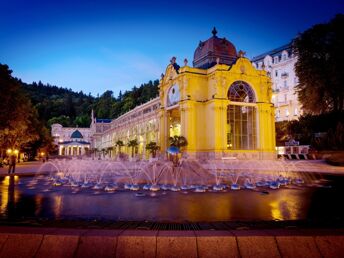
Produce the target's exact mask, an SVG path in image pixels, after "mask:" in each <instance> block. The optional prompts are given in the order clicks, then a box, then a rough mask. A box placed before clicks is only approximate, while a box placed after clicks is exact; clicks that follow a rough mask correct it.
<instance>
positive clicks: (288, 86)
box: [251, 43, 302, 122]
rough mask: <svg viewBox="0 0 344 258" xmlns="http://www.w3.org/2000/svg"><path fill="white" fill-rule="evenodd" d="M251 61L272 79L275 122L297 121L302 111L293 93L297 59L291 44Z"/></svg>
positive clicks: (296, 81)
mask: <svg viewBox="0 0 344 258" xmlns="http://www.w3.org/2000/svg"><path fill="white" fill-rule="evenodd" d="M251 61H252V64H253V66H254V67H255V68H257V69H262V70H263V69H264V70H266V71H267V72H268V74H269V76H270V77H271V79H272V82H273V86H272V89H273V95H272V103H274V105H275V108H276V109H275V118H276V122H280V121H285V120H287V121H290V120H295V119H298V118H299V116H300V115H301V114H302V110H301V105H300V103H299V101H298V96H297V93H296V91H295V86H296V85H297V84H298V78H297V76H296V74H295V69H294V67H295V63H296V61H297V57H296V56H295V55H294V54H293V51H292V43H289V44H287V45H284V46H282V47H279V48H276V49H274V50H271V51H269V52H266V53H264V54H261V55H259V56H256V57H254V58H253V59H252V60H251Z"/></svg>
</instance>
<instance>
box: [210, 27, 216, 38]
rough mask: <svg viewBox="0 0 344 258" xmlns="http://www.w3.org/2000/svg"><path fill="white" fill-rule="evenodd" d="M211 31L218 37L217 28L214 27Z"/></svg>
mask: <svg viewBox="0 0 344 258" xmlns="http://www.w3.org/2000/svg"><path fill="white" fill-rule="evenodd" d="M211 33H213V36H214V37H216V34H217V30H216V28H215V27H214V28H213V30H212V31H211Z"/></svg>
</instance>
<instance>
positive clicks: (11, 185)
mask: <svg viewBox="0 0 344 258" xmlns="http://www.w3.org/2000/svg"><path fill="white" fill-rule="evenodd" d="M18 183H19V177H18V176H12V175H11V176H6V177H5V178H4V179H3V180H2V182H1V185H0V187H1V188H0V191H1V205H0V211H1V214H8V216H11V215H12V214H13V213H14V210H15V207H16V204H17V202H18V200H19V198H20V194H19V192H18V191H16V190H15V185H16V184H18Z"/></svg>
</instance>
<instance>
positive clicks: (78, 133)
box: [70, 130, 84, 139]
mask: <svg viewBox="0 0 344 258" xmlns="http://www.w3.org/2000/svg"><path fill="white" fill-rule="evenodd" d="M70 138H72V139H82V138H84V137H83V136H82V134H81V133H80V132H79V130H75V131H74V132H73V133H72V135H71V136H70Z"/></svg>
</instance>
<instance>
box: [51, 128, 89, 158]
mask: <svg viewBox="0 0 344 258" xmlns="http://www.w3.org/2000/svg"><path fill="white" fill-rule="evenodd" d="M51 134H52V136H53V137H54V143H55V144H56V145H57V146H58V149H59V155H68V156H69V155H74V156H75V155H83V154H85V153H87V151H88V150H89V149H90V146H91V145H90V142H91V129H90V128H78V127H63V126H62V125H60V124H53V125H51Z"/></svg>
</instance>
